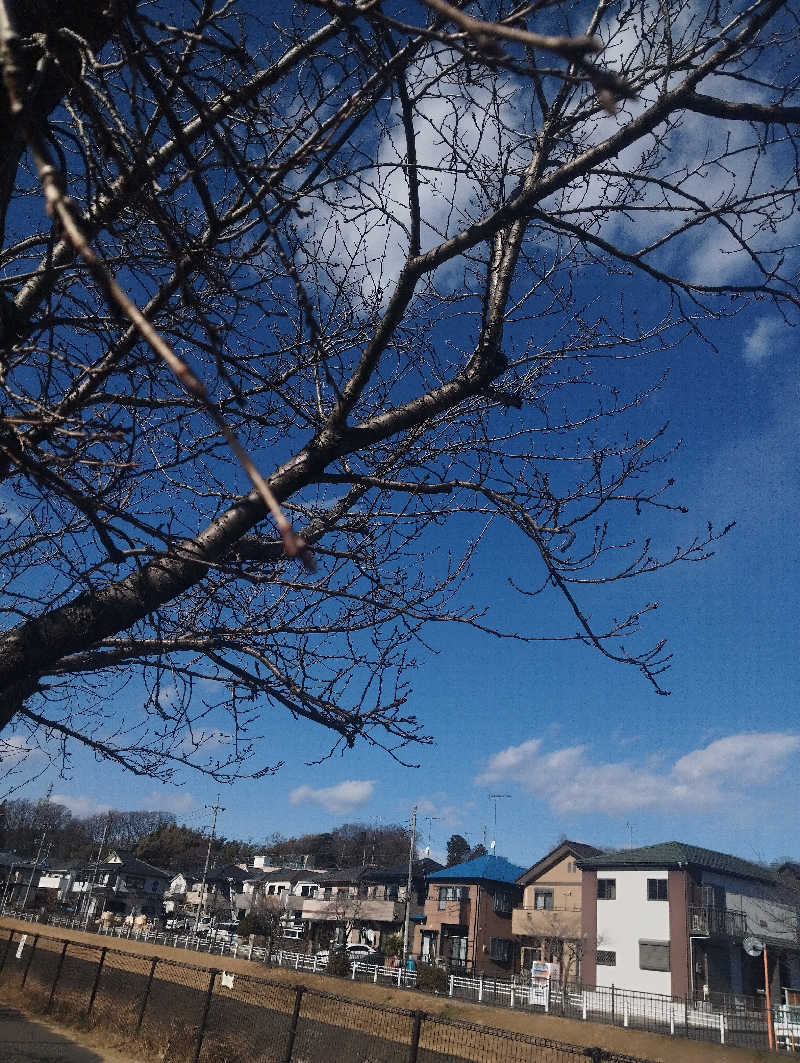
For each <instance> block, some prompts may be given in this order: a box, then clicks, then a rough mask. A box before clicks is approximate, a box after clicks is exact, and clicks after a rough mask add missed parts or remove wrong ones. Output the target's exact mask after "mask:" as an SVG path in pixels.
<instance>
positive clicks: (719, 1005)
mask: <svg viewBox="0 0 800 1063" xmlns="http://www.w3.org/2000/svg"><path fill="white" fill-rule="evenodd" d="M51 922H52V923H53V925H64V926H74V927H76V928H78V929H82V928H83V924H82V923H79V922H77V921H74V920H73V921H67V920H61V921H55V920H51ZM100 930H101V932H102V933H103V934H104V935H107V940H109V941H113V940H114V935H116V936H118V937H123V938H130V939H131V940H134V941H142V942H145V943H150V944H165V945H169V946H172V947H174V948H185V949H189V950H193V951H196V952H201V951H202V952H203V953H207V954H209V955H218V956H221V957H225V956H231V957H233V958H242V959H250V960H255V961H258V962H261V963H264V964H266V965H269V966H277V967H283V968H289V969H292V970H295V971H297V972H303V971H307V972H309V973H315V974H325V973H326V972H327V964H326V963H325V962H323V961H321V960H320V958H319V957H318V956H315V955H313V954H306V953H302V952H293V951H288V950H277V951H272V952H268V951H267V950H266V949H264V948H259V947H257V946H254V945H253V944H248V943H244V942H235V941H234V942H232V941H222V940H216V939H214V938H213V937H211V936H209V937H206V938H198V937H195V936H193V935H187V934H174V933H169V932H166V933H165V932H163V931H159V930H154V929H152V928H143V929H136V928H133V927H115V928H111V927H104V928H100ZM351 977H352V979H353V980H355V981H359V982H372V983H374V984H378V985H383V986H388V985H392V986H397V988H404V989H413V988H415V987H416V983H417V975H416V972H412V971H407V970H405V969H401V968H386V967H377V966H375V965H372V964H362V963H354V964H353V965H352V968H351ZM443 978H445V983H446V987H443V988H442V989H441V992H443V993H447V995H448V996H450V997H453V998H454V999H457V1000H466V1001H469V1002H470V1003H473V1004H487V1005H491V1006H493V1007H506V1008H511V1009H514V1010H527V1011H536V1012H549V1013H551V1014H553V1015H558V1016H560V1017H563V1018H568V1019H577V1020H582V1021H584V1022H598V1023H604V1024H607V1025H611V1026H621V1027H624V1028H629V1029H632V1030H642V1031H646V1032H648V1033H657V1034H666V1035H669V1036H671V1037H685V1038H689V1039H691V1040H696V1041H709V1042H716V1043H717V1044H730V1045H737V1046H740V1047H742V1048H752V1049H767V1048H768V1047H769V1034H768V1027H767V1015H766V1010H765V1006H764V1001H763V1000H758V999H754V998H750V997H742V996H738V997H724V998H719V999H713V1000H707V1001H694V1000H691V999H687V998H684V997H671V996H666V995H662V994H658V993H647V992H638V991H636V990H632V989H624V988H621V987H618V986H585V985H578V984H574V985H573V984H567V985H562V984H560V983H559V982H550V983H547V982H545V983H541V982H531V981H528V982H525V981H524V980H522V979H519V978H518V979H512V980H503V979H492V978H474V977H469V976H462V975H447V976H446V977H445V976H444V975H443ZM772 1026H773V1031H774V1037H775V1047H776V1048H777V1049H778V1050H779V1051H780V1050H783V1051H787V1052H797V1053H800V1008H798V1007H797V1006H794V1007H790V1006H783V1005H779V1006H777V1007H775V1008H774V1009H773V1013H772Z"/></svg>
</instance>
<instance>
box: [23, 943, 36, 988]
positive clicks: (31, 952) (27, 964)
mask: <svg viewBox="0 0 800 1063" xmlns="http://www.w3.org/2000/svg"><path fill="white" fill-rule="evenodd" d="M38 943H39V935H38V934H34V935H33V941H32V943H31V951H30V953H29V955H28V962H27V963H26V964H25V971H24V973H23V975H22V981H21V982H20V988H21V989H24V988H25V983H26V982H27V981H28V971H29V970H30V969H31V962H32V961H33V954H34V952H36V946H37V945H38Z"/></svg>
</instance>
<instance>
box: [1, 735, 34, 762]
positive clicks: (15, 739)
mask: <svg viewBox="0 0 800 1063" xmlns="http://www.w3.org/2000/svg"><path fill="white" fill-rule="evenodd" d="M31 758H36V759H39V760H42V759H44V753H43V752H42V751H41V749H39V747H38V746H34V745H31V744H30V743H29V742H27V741H26V740H25V739H24V738H23V737H22V736H21V735H9V736H8V738H0V769H3V770H4V769H8V768H12V767H16V766H17V765H18V764H21V763H22V761H24V760H29V759H31Z"/></svg>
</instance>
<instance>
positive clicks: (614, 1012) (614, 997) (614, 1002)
mask: <svg viewBox="0 0 800 1063" xmlns="http://www.w3.org/2000/svg"><path fill="white" fill-rule="evenodd" d="M616 1021H617V991H616V988H615V986H614V983H613V982H612V983H611V1025H612V1026H613V1025H614V1024H615V1023H616Z"/></svg>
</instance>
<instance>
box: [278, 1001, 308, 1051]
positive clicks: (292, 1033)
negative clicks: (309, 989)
mask: <svg viewBox="0 0 800 1063" xmlns="http://www.w3.org/2000/svg"><path fill="white" fill-rule="evenodd" d="M305 991H306V987H305V986H304V985H296V986H295V987H294V992H295V997H294V1011H293V1012H292V1025H291V1026H290V1027H289V1038H288V1040H287V1042H286V1052H285V1054H284V1057H283V1063H292V1052H294V1039H295V1037H296V1036H297V1025H298V1023H299V1022H300V1007H301V1005H302V1003H303V993H305Z"/></svg>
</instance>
